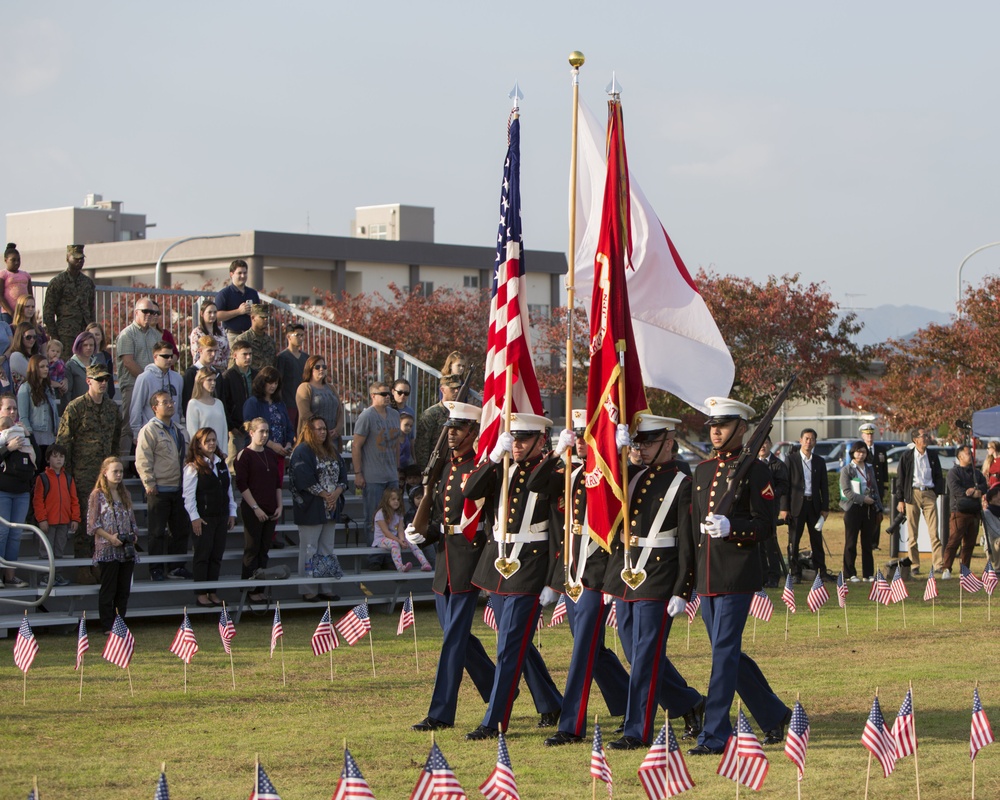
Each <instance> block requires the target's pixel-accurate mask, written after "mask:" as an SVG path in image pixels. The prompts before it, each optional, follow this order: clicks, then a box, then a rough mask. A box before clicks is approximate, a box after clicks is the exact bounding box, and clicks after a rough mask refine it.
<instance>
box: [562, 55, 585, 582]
mask: <svg viewBox="0 0 1000 800" xmlns="http://www.w3.org/2000/svg"><path fill="white" fill-rule="evenodd" d="M583 62H584V58H583V53H581V52H580V51H579V50H574V51H573V52H572V53H570V54H569V64H570V67H571V68H572V69H571V70H570V74H571V75H572V76H573V133H572V138H571V139H570V148H569V249H568V251H567V254H566V261H567V272H566V427H567V428H569V427H570V426H571V425H572V424H573V306H574V304H575V303H576V285H575V284H576V170H577V164H576V161H577V156H576V143H577V129H578V118H579V111H580V67H582V66H583ZM563 456H564V457H565V459H566V469H565V471H566V477H565V481H564V484H563V497H564V498H565V505H566V509H565V512H564V513H565V516H564V518H563V569H564V570H565V584H566V594H567V595H568V596H569V598H570V599H571V600H574V601H575V600H576V599H577V598H578V597H579V596H580V593H581V592H582V591H583V589H582V587H580V586H576V585H575V584H574V583H573V582H572V579H571V576H570V571H569V568H570V547H571V546H572V542H573V504H572V503H571V502H570V496H571V494H572V492H573V453H572V452H571V450H567V451H566V452H565V453H564V454H563ZM585 534H586V532H584V535H585Z"/></svg>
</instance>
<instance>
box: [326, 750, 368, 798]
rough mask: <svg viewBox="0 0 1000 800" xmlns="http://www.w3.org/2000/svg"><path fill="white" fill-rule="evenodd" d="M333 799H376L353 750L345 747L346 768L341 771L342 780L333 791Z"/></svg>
mask: <svg viewBox="0 0 1000 800" xmlns="http://www.w3.org/2000/svg"><path fill="white" fill-rule="evenodd" d="M332 800H375V795H374V794H373V793H372V789H371V787H370V786H369V785H368V781H366V780H365V777H364V775H362V774H361V770H360V769H358V762H356V761H355V760H354V756H352V755H351V751H350V750H348V749H347V748H346V747H345V748H344V768H343V769H342V770H341V771H340V780H338V781H337V788H336V790H335V791H334V793H333V798H332Z"/></svg>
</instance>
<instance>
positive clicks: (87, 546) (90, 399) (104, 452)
mask: <svg viewBox="0 0 1000 800" xmlns="http://www.w3.org/2000/svg"><path fill="white" fill-rule="evenodd" d="M110 379H111V375H110V373H109V372H108V369H107V367H105V366H104V365H103V364H96V365H94V366H90V367H87V391H86V393H85V394H82V395H80V396H79V397H77V398H76V399H74V400H71V401H70V402H69V404H68V405H67V406H66V408H65V409H64V410H63V413H62V416H61V417H60V418H59V433H58V434H57V435H56V443H57V444H61V445H62V446H63V447H65V448H66V471H67V472H68V473H69V474H70V475H72V476H73V480H74V481H76V490H77V494H78V495H79V497H81V498H86V497H89V496H90V493H91V491H92V490H93V488H94V484H96V483H97V478H98V476H99V475H100V473H101V463H102V462H103V461H104V459H105V458H108V457H109V456H116V455H118V454H119V449H118V444H119V439H120V438H121V435H122V418H121V414H119V413H118V406H116V405H115V404H114V402H113V401H112V400H110V399H109V398H108V396H107V392H108V382H109V380H110ZM80 509H81V512H82V517H83V519H82V520H81V521H80V525H79V527H78V528H77V532H76V535H75V536H74V537H73V557H74V558H90V557H91V556H92V555H93V546H94V540H93V538H91V537H89V536H87V535H86V531H87V503H86V501H83V502H81V503H80ZM77 582H78V583H85V584H92V583H95V582H96V581H95V579H94V576H93V573H92V571H91V569H90V567H80V569H79V570H78V573H77Z"/></svg>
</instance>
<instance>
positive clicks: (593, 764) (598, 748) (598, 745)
mask: <svg viewBox="0 0 1000 800" xmlns="http://www.w3.org/2000/svg"><path fill="white" fill-rule="evenodd" d="M590 775H591V777H593V778H597V780H599V781H604V782H605V783H606V784H607V785H608V797H611V793H612V791H613V789H612V781H611V767H610V766H609V765H608V759H607V758H606V757H605V755H604V740H603V739H602V738H601V726H600V725H598V724H597V723H596V722H595V723H594V745H593V747H592V748H591V750H590Z"/></svg>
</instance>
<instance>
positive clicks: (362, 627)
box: [337, 603, 372, 647]
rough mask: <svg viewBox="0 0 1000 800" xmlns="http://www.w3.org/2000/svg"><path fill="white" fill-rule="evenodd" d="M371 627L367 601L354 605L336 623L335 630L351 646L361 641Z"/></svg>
mask: <svg viewBox="0 0 1000 800" xmlns="http://www.w3.org/2000/svg"><path fill="white" fill-rule="evenodd" d="M371 629H372V621H371V620H370V619H369V618H368V603H361V605H357V606H354V608H352V609H351V610H350V611H348V612H347V613H346V614H344V616H343V617H341V619H340V622H338V623H337V630H338V631H340V635H341V636H343V637H344V639H345V640H346V641H347V643H348V644H349V645H350V646H351V647H353V646H354V645H355V644H356V643H357V642H359V641H361V640H362V639H363V638H364V637H365V634H366V633H368V631H370V630H371Z"/></svg>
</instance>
